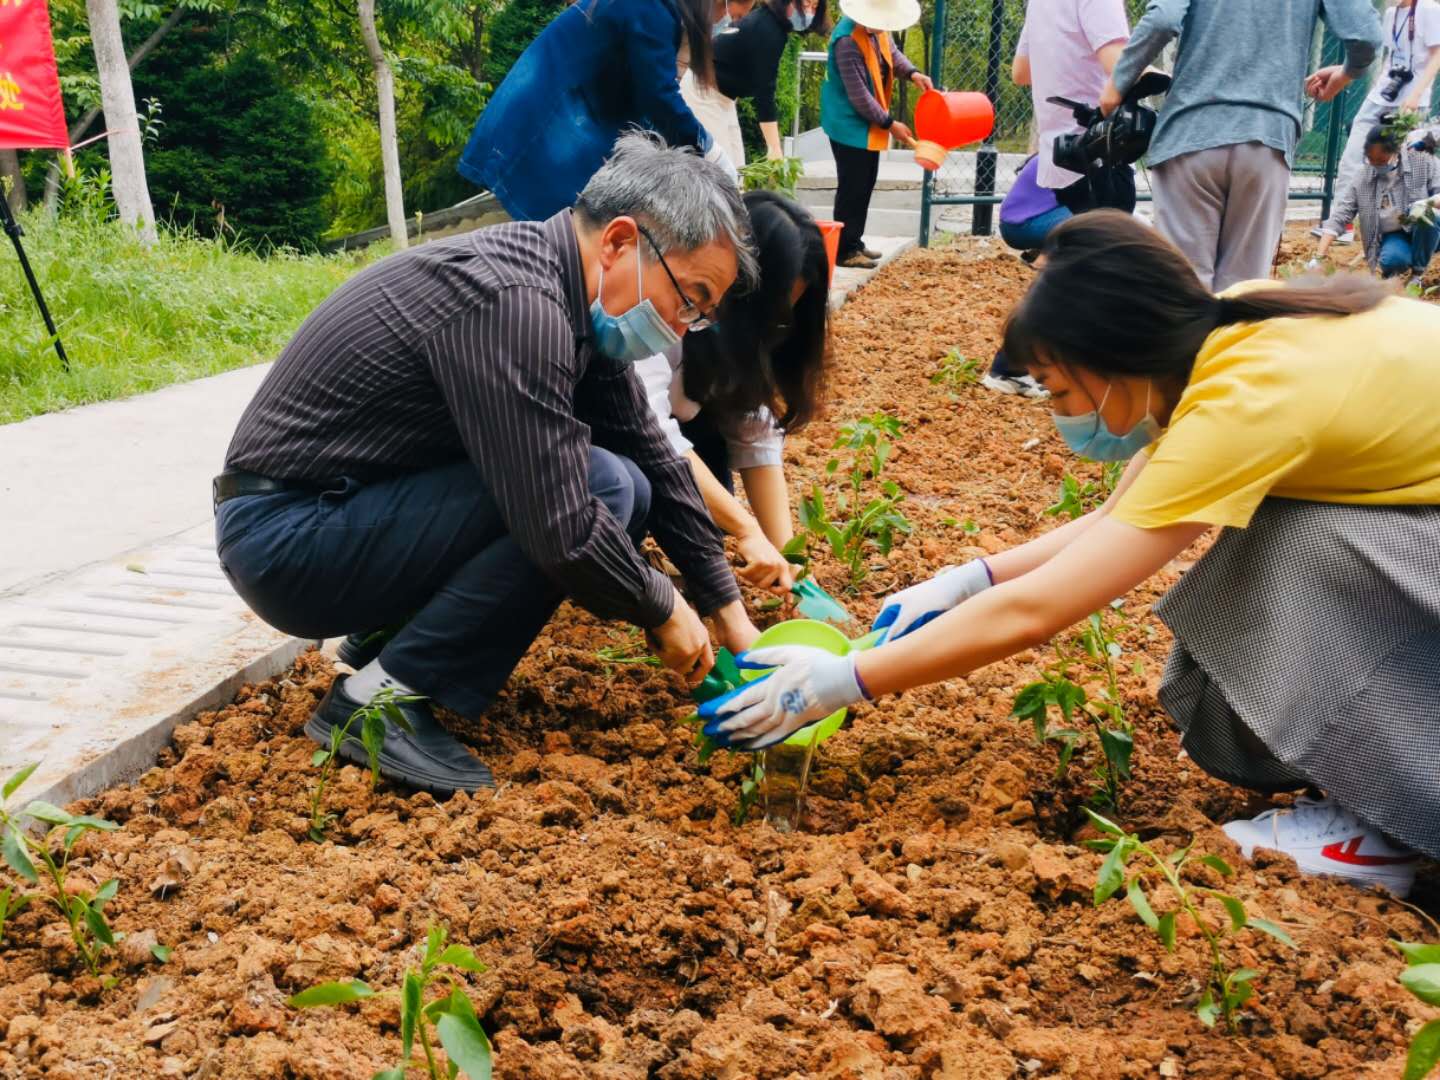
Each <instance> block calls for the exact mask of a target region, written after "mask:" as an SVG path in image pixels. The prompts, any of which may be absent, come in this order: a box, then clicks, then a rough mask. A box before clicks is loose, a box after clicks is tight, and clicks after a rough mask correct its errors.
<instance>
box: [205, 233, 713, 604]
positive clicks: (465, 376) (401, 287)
mask: <svg viewBox="0 0 1440 1080" xmlns="http://www.w3.org/2000/svg"><path fill="white" fill-rule="evenodd" d="M590 338H591V330H590V316H589V305H588V303H587V301H586V293H585V277H584V272H583V270H582V268H581V265H580V250H579V245H578V243H577V241H576V237H575V233H574V228H573V225H572V223H571V215H570V211H568V210H565V211H562V212H561V213H559V214H556V215H555V216H554V217H552V218H550V219H549V220H548V221H543V222H514V223H510V224H504V225H496V226H492V227H490V228H486V229H480V230H477V231H475V232H472V233H468V234H466V235H464V236H457V237H453V238H451V239H448V240H442V241H438V242H435V243H431V244H426V245H424V246H423V247H418V248H415V249H414V250H411V251H407V252H404V253H402V254H398V255H393V256H391V257H389V258H387V259H384V260H382V261H381V262H379V263H376V264H375V265H374V266H371V267H369V268H367V269H365V270H363V271H362V272H360V273H359V274H356V275H355V276H354V277H353V278H351V279H350V280H349V281H347V282H346V283H345V284H344V285H342V286H341V287H340V288H339V289H337V290H336V291H335V293H334V294H333V295H331V296H330V297H329V298H328V299H327V300H326V301H325V302H324V303H323V304H321V305H320V306H319V307H318V308H316V310H315V311H314V312H313V313H311V315H310V317H309V318H308V319H306V320H305V322H304V324H303V325H302V326H301V327H300V329H299V330H298V331H297V332H296V334H295V337H294V338H293V339H292V340H291V342H290V343H289V344H288V345H287V346H286V347H285V350H284V351H283V352H282V353H281V354H280V358H279V359H278V360H276V362H275V366H274V368H273V369H272V370H271V371H270V373H269V374H268V375H267V376H266V378H265V381H264V382H263V383H262V384H261V386H260V389H259V391H258V392H257V393H256V395H255V400H254V401H252V402H251V403H250V406H249V408H247V409H246V410H245V414H244V415H243V416H242V417H241V419H240V425H239V428H238V429H237V430H236V432H235V437H234V439H233V440H232V441H231V443H230V449H229V452H228V453H227V455H226V459H225V464H226V467H227V468H229V469H238V470H243V471H245V472H251V473H258V474H260V475H262V476H269V477H273V478H275V479H279V480H287V481H294V482H300V483H313V482H323V481H327V480H333V479H335V478H337V477H342V476H347V477H353V478H356V479H358V480H360V481H362V482H364V481H367V480H375V479H379V478H383V477H392V476H395V475H398V474H403V473H406V472H415V471H420V470H424V469H429V468H434V467H436V466H441V465H447V464H451V463H453V462H455V461H457V460H461V459H464V458H467V457H468V458H469V460H470V461H471V462H472V463H473V464H474V466H475V468H476V470H477V471H478V472H479V474H480V478H481V480H482V481H483V483H484V485H485V487H486V488H487V489H488V490H489V491H490V492H491V493H492V494H493V495H494V497H495V499H496V501H497V503H498V504H499V507H500V512H501V514H502V515H503V517H504V519H505V521H506V523H507V525H508V526H509V528H510V532H511V534H512V535H513V536H514V538H515V540H516V542H517V543H518V544H519V545H520V547H521V549H522V550H523V551H524V552H525V553H526V555H527V556H529V558H530V559H531V560H532V561H533V562H534V563H535V565H536V566H538V567H539V568H540V569H541V570H542V571H544V572H545V573H546V574H547V575H548V576H550V577H551V578H553V579H554V580H555V581H556V582H557V583H558V584H559V585H560V586H561V587H562V588H564V589H565V591H566V592H567V593H568V594H569V595H570V596H571V597H572V598H573V599H574V600H575V601H576V602H578V603H579V604H581V605H582V606H583V607H585V608H587V609H588V610H590V611H592V612H594V613H595V614H597V615H600V616H602V617H606V618H625V619H629V620H630V621H632V622H635V623H637V624H638V625H640V626H643V627H646V628H652V629H653V628H654V627H656V626H659V625H660V624H661V623H662V622H664V621H665V620H666V619H667V618H669V616H670V611H671V608H672V606H673V596H674V591H673V589H672V588H671V586H670V583H669V580H668V579H667V578H666V577H665V576H664V575H662V574H660V573H658V572H656V571H655V570H654V569H652V568H651V567H650V565H649V564H648V563H647V562H646V561H645V560H644V559H643V558H642V557H641V556H640V554H639V552H637V551H636V550H635V547H634V545H633V544H632V543H631V542H630V539H629V537H628V536H627V535H626V532H625V524H624V523H623V522H621V521H618V520H616V518H615V517H614V516H613V515H612V514H611V513H610V511H609V510H608V509H606V507H605V505H604V504H603V503H602V502H601V501H600V500H599V499H597V498H596V497H594V496H593V495H591V494H590V490H589V482H588V475H587V471H588V462H589V449H590V446H591V445H592V443H593V444H594V445H596V446H601V447H604V448H605V449H608V450H611V451H613V452H615V453H617V454H622V455H624V456H625V457H628V458H629V459H630V460H631V461H633V462H634V463H635V464H636V465H637V466H638V467H639V468H640V470H641V472H643V473H644V474H645V476H646V477H647V478H648V479H649V480H650V483H651V486H652V499H651V517H650V528H651V531H652V532H653V534H654V535H655V537H656V539H657V540H659V542H660V545H661V546H662V547H663V548H664V549H665V552H666V554H667V555H669V556H670V558H671V560H672V561H673V562H674V563H675V565H676V566H678V567H679V568H680V570H681V572H682V573H684V575H685V577H686V580H687V582H688V583H689V585H690V588H691V590H692V593H693V594H694V599H695V602H696V606H697V607H698V608H699V610H700V611H701V613H702V614H709V613H710V612H712V611H714V610H715V609H716V608H718V607H721V606H722V605H724V604H726V603H729V602H730V601H732V600H736V599H738V598H739V590H738V588H737V587H736V584H735V578H734V575H733V574H732V573H731V571H730V567H729V564H728V562H727V560H726V558H725V552H724V547H723V545H722V538H721V534H720V531H719V530H718V529H717V528H716V527H715V525H714V523H713V522H712V521H711V520H710V516H709V514H708V513H707V512H706V510H705V506H704V503H703V502H702V501H701V499H700V493H699V490H698V489H697V488H696V486H695V479H694V476H693V475H692V473H691V471H690V466H689V464H688V463H687V462H686V461H685V460H684V459H682V458H681V457H679V456H678V455H677V454H676V453H675V451H674V450H672V449H671V447H670V444H669V442H668V441H667V440H666V438H665V436H664V434H662V432H661V430H660V427H659V425H658V424H657V423H656V421H655V418H654V416H653V414H652V413H651V411H650V407H649V405H648V404H647V402H646V399H645V392H644V389H643V388H642V387H641V385H640V381H639V379H638V378H637V377H636V376H635V374H634V373H633V372H632V371H631V369H630V366H629V365H628V364H623V363H618V362H616V361H614V360H611V359H609V358H608V357H605V356H603V355H601V354H600V353H599V352H597V351H596V350H595V348H594V346H593V344H592V343H591V340H590Z"/></svg>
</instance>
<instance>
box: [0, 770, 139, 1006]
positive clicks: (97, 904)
mask: <svg viewBox="0 0 1440 1080" xmlns="http://www.w3.org/2000/svg"><path fill="white" fill-rule="evenodd" d="M39 764H40V763H39V762H38V761H37V762H32V763H31V764H29V765H26V766H25V767H24V768H23V769H21V770H20V771H19V772H17V773H16V774H15V775H13V776H12V777H10V779H8V780H6V781H5V786H4V787H3V788H0V852H3V853H4V856H5V862H6V863H7V864H8V865H9V867H10V869H11V870H13V871H14V872H15V873H16V874H18V875H19V876H20V878H21V880H22V881H24V882H25V883H26V884H29V885H38V884H39V883H40V875H41V873H42V872H43V873H44V875H45V876H46V877H47V878H49V881H50V886H51V888H52V889H53V890H54V892H53V895H52V894H50V893H40V892H34V893H22V892H18V891H16V890H15V889H14V888H13V887H7V888H5V889H4V890H3V891H0V937H3V931H4V925H5V922H6V920H7V919H8V918H9V917H10V916H11V915H14V914H15V913H16V912H18V911H20V910H21V909H23V908H25V907H26V906H28V905H29V904H30V903H31V902H32V901H34V900H37V899H43V900H49V901H50V902H51V903H53V904H54V905H55V906H56V907H57V908H59V909H60V914H61V915H63V916H64V917H65V922H66V923H67V924H68V925H69V927H70V939H71V940H72V941H73V942H74V943H75V951H76V952H77V953H79V955H80V959H81V960H82V961H83V962H84V964H85V966H86V968H88V969H89V971H90V974H92V975H94V976H95V977H97V978H101V976H100V957H101V955H102V954H103V953H104V951H105V950H106V949H109V948H113V947H114V946H115V943H116V942H117V941H119V940H120V939H121V938H122V937H123V936H124V935H123V934H117V933H115V931H113V930H112V929H111V928H110V924H109V922H108V921H106V919H105V905H106V904H108V903H109V902H110V901H111V900H113V899H114V898H115V893H116V891H117V890H118V889H119V888H120V882H119V881H118V880H117V879H115V878H111V879H110V880H109V881H106V882H104V883H103V884H101V885H100V887H99V888H97V889H96V890H95V891H94V892H86V891H84V890H77V889H73V888H70V887H68V885H69V883H68V881H67V878H68V874H69V868H70V856H71V854H72V853H73V852H74V850H75V844H76V842H77V841H79V839H80V837H82V836H84V835H85V834H86V833H87V832H113V831H114V830H116V829H118V828H119V827H120V826H119V825H117V824H115V822H113V821H106V820H105V819H103V818H97V817H91V816H89V815H88V814H83V815H79V816H77V815H74V814H67V813H66V812H65V811H64V810H61V809H60V808H59V807H57V806H52V805H51V804H50V803H48V802H42V801H41V800H39V799H36V800H33V801H32V802H30V803H29V804H28V805H27V806H26V807H25V808H24V809H23V810H18V811H17V810H12V809H10V807H9V806H8V805H6V804H7V803H8V800H9V799H10V796H11V795H13V794H15V792H16V791H17V790H18V789H19V787H20V785H21V784H23V783H25V781H26V780H28V779H29V778H30V774H31V773H33V772H34V771H35V769H36V768H37V767H38V766H39ZM37 823H38V824H41V825H44V826H46V828H45V829H44V831H43V832H42V833H41V834H40V835H39V836H38V837H37V836H36V835H35V834H34V832H33V831H32V827H33V826H34V825H35V824H37ZM57 838H58V843H57ZM37 863H38V864H39V865H38V867H37V865H36V864H37ZM101 982H102V984H103V985H104V986H105V987H106V989H109V988H110V987H111V986H114V985H115V982H116V980H115V978H114V977H113V976H106V977H104V978H101Z"/></svg>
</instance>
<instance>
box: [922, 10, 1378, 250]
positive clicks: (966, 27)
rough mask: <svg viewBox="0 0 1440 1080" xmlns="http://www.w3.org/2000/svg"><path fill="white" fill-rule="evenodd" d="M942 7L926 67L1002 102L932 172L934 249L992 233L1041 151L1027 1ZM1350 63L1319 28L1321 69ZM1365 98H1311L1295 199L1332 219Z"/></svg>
mask: <svg viewBox="0 0 1440 1080" xmlns="http://www.w3.org/2000/svg"><path fill="white" fill-rule="evenodd" d="M934 5H935V7H934V18H933V20H932V22H931V24H930V34H929V42H928V45H929V53H928V57H927V60H928V63H927V65H926V66H927V68H928V70H929V71H930V74H931V77H932V78H933V79H934V80H935V85H936V86H937V87H939V88H941V89H945V90H979V91H982V92H984V93H985V94H986V95H987V96H988V97H989V98H990V100H991V101H992V102H993V103H994V105H995V131H994V133H993V134H992V135H991V137H990V139H989V140H988V141H987V142H986V143H985V144H984V145H982V146H980V147H979V148H969V149H964V150H957V151H952V152H951V153H950V155H949V156H948V157H947V158H946V160H945V163H944V164H943V165H941V167H940V168H939V169H938V170H936V171H935V172H933V173H927V174H926V176H925V182H924V188H923V190H922V193H921V226H920V242H921V243H922V244H926V243H928V242H929V240H930V237H931V234H932V233H933V232H935V231H946V232H961V231H966V230H968V231H970V232H974V233H979V234H988V233H989V232H990V231H991V229H992V226H993V221H994V212H995V210H994V208H995V206H996V205H997V204H998V203H999V202H1000V201H1001V200H1002V199H1003V198H1004V196H1005V193H1006V192H1007V191H1008V190H1009V188H1010V185H1011V184H1012V183H1013V182H1014V179H1015V175H1016V173H1017V172H1019V170H1020V166H1021V165H1023V164H1024V162H1025V160H1026V158H1027V157H1028V156H1029V154H1030V153H1032V152H1033V151H1034V150H1035V134H1034V126H1033V123H1032V121H1033V109H1032V107H1031V97H1030V88H1029V87H1024V86H1016V85H1015V84H1014V82H1013V81H1012V80H1011V77H1010V65H1011V61H1012V59H1013V58H1014V56H1015V45H1016V42H1017V41H1018V40H1019V38H1020V28H1021V26H1022V25H1023V24H1024V22H1025V0H934ZM927 6H928V5H927ZM1145 7H1146V0H1126V8H1127V9H1128V13H1129V16H1130V22H1131V25H1132V26H1133V25H1134V24H1135V23H1136V22H1137V21H1138V20H1139V18H1140V16H1141V15H1142V14H1144V11H1145ZM1172 50H1173V46H1172V47H1171V49H1167V50H1166V52H1167V58H1166V60H1165V61H1162V63H1161V66H1162V67H1168V66H1169V64H1168V58H1169V54H1170V53H1171V51H1172ZM1342 58H1343V47H1342V46H1341V44H1340V43H1339V42H1338V41H1336V40H1335V39H1334V38H1332V37H1330V35H1329V34H1328V33H1326V32H1324V31H1323V30H1320V31H1317V33H1316V40H1315V46H1314V56H1313V61H1314V63H1313V64H1312V70H1313V69H1314V68H1315V67H1319V66H1320V65H1321V64H1322V63H1339V62H1341V60H1342ZM915 59H916V60H917V61H918V59H919V58H918V57H915ZM1296 92H1297V94H1298V93H1299V88H1298V87H1297V88H1296ZM1364 95H1365V87H1364V85H1363V84H1359V83H1357V84H1352V85H1351V86H1349V87H1347V88H1346V90H1345V91H1344V93H1343V94H1342V95H1341V96H1340V97H1339V98H1337V99H1336V100H1335V101H1334V102H1332V103H1316V102H1314V101H1311V100H1309V99H1306V108H1305V112H1304V117H1303V128H1302V131H1301V136H1300V143H1299V146H1298V148H1297V152H1296V158H1295V170H1294V178H1293V180H1292V182H1291V193H1290V194H1291V198H1292V199H1301V200H1315V201H1319V202H1321V203H1322V204H1323V209H1322V207H1317V208H1316V209H1317V211H1319V212H1320V213H1328V210H1329V196H1330V185H1331V183H1332V182H1333V181H1332V177H1333V175H1334V170H1335V166H1334V162H1335V159H1336V157H1337V156H1338V153H1339V150H1340V148H1341V147H1343V145H1344V135H1345V131H1346V129H1347V127H1348V124H1349V122H1350V120H1351V119H1352V118H1353V117H1354V115H1355V113H1356V112H1357V111H1358V110H1359V107H1360V104H1361V101H1362V100H1363V98H1364ZM1136 187H1137V189H1138V191H1139V194H1140V198H1141V199H1142V200H1144V199H1148V198H1149V178H1148V176H1147V175H1146V173H1145V170H1144V167H1143V161H1142V163H1141V167H1140V169H1139V170H1138V172H1137V176H1136ZM1316 216H1317V217H1318V216H1319V213H1317V215H1316Z"/></svg>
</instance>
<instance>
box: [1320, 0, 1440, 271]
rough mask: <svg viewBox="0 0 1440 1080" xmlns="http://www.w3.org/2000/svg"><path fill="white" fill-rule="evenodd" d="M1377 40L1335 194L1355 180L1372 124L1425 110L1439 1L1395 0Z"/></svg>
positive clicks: (1436, 49) (1439, 49)
mask: <svg viewBox="0 0 1440 1080" xmlns="http://www.w3.org/2000/svg"><path fill="white" fill-rule="evenodd" d="M1380 43H1381V49H1382V52H1381V54H1380V63H1379V64H1377V65H1376V69H1375V82H1374V85H1372V86H1371V87H1370V92H1369V93H1368V94H1367V95H1366V96H1365V103H1364V104H1363V105H1361V106H1360V111H1359V112H1358V113H1356V114H1355V119H1354V120H1353V121H1352V122H1351V124H1350V137H1349V139H1348V140H1346V143H1345V149H1344V151H1343V152H1342V153H1341V155H1340V171H1339V174H1338V175H1337V176H1336V178H1335V192H1336V194H1337V195H1338V194H1343V193H1344V192H1345V191H1346V190H1348V189H1349V187H1350V185H1351V184H1354V183H1357V182H1358V181H1359V179H1360V171H1361V168H1362V166H1363V165H1364V164H1365V140H1366V137H1367V135H1368V134H1369V132H1370V129H1371V128H1373V127H1374V126H1375V125H1376V124H1379V123H1382V122H1384V120H1385V119H1386V118H1387V116H1388V115H1390V114H1394V113H1397V112H1407V113H1414V112H1418V113H1420V114H1421V116H1425V115H1426V114H1428V113H1429V112H1430V88H1431V86H1432V85H1433V84H1434V81H1435V75H1436V72H1437V71H1440V3H1437V2H1436V0H1396V3H1395V4H1393V5H1392V6H1391V7H1390V8H1388V9H1387V10H1386V12H1385V16H1384V19H1383V26H1382V29H1381V33H1380ZM1316 232H1317V234H1318V232H1319V230H1316ZM1348 235H1351V234H1347V236H1348ZM1341 242H1342V243H1345V242H1348V241H1347V240H1344V239H1342V241H1341Z"/></svg>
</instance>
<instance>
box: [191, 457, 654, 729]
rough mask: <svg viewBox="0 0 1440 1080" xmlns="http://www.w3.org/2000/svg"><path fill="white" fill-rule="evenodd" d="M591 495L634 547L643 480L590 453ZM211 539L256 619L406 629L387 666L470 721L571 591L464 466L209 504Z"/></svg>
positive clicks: (626, 465)
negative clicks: (538, 561)
mask: <svg viewBox="0 0 1440 1080" xmlns="http://www.w3.org/2000/svg"><path fill="white" fill-rule="evenodd" d="M590 492H591V494H592V495H594V496H595V497H596V498H598V499H600V501H601V502H603V503H604V504H605V506H606V507H607V508H608V509H609V511H610V513H612V514H614V515H615V517H616V518H617V519H618V520H620V521H623V522H625V523H626V527H627V530H628V532H629V534H630V537H631V539H632V540H634V541H635V542H636V543H639V541H640V540H641V539H642V538H643V537H644V535H645V520H646V518H647V516H648V515H649V512H650V482H649V481H648V480H647V479H645V476H644V474H642V473H641V472H640V470H639V469H638V468H637V467H636V466H635V465H634V464H633V463H632V462H631V461H629V460H628V459H626V458H623V457H620V456H619V455H617V454H612V453H610V452H609V451H608V450H602V449H600V448H599V447H592V448H591V450H590ZM538 494H539V495H540V497H543V493H538ZM215 534H216V541H217V547H218V550H219V555H220V565H221V566H222V567H223V568H224V570H225V575H226V577H228V578H229V579H230V582H231V584H232V585H234V586H235V591H236V592H238V593H239V594H240V596H241V597H242V598H243V599H244V600H245V602H246V603H247V604H249V605H250V608H251V610H253V611H254V612H255V614H256V615H258V616H260V618H262V619H264V620H265V621H266V622H267V623H269V624H270V625H271V626H274V627H277V628H278V629H280V630H283V631H284V632H285V633H287V634H294V635H295V636H296V637H305V638H331V637H341V636H343V635H345V634H351V633H357V632H358V633H368V632H370V631H373V630H376V629H379V628H381V627H387V626H394V625H399V624H404V625H403V627H402V628H401V629H400V631H399V632H398V633H397V634H396V635H395V637H394V638H392V639H391V640H390V642H389V643H387V644H386V646H385V649H384V651H383V652H382V653H381V654H380V663H381V664H382V665H383V666H384V668H385V670H386V672H388V673H389V674H391V675H393V676H394V677H395V678H397V679H399V680H400V681H401V682H403V683H405V684H406V685H407V686H410V687H413V688H414V689H415V690H418V691H419V692H420V693H422V694H425V695H427V696H428V697H430V698H432V699H434V700H435V701H437V702H439V703H440V704H441V705H444V706H446V707H447V708H450V709H453V710H455V711H456V712H458V713H460V714H462V715H464V716H477V715H479V714H480V713H482V712H484V711H485V708H486V707H487V706H488V705H489V704H490V702H491V701H493V700H494V698H495V695H496V694H497V693H499V691H500V688H501V687H502V686H504V685H505V682H506V680H507V679H509V677H510V673H511V671H513V670H514V668H515V665H516V664H518V663H519V662H520V658H521V657H522V656H524V655H525V650H526V649H528V648H529V647H530V643H531V642H532V641H534V640H535V638H536V636H537V635H538V634H539V633H540V631H541V630H542V629H543V628H544V626H545V624H546V623H547V622H548V621H549V620H550V616H551V615H552V614H554V612H555V609H556V607H558V606H559V604H560V601H561V600H563V599H564V593H563V592H562V591H561V590H560V588H559V586H557V585H556V583H555V582H554V581H552V580H551V579H550V578H548V577H546V576H545V575H544V574H542V573H541V572H540V571H539V570H537V569H536V568H535V567H534V566H533V565H532V564H531V563H530V561H529V559H527V558H526V556H525V554H524V552H522V551H521V550H520V546H519V545H518V544H517V543H516V542H515V540H514V539H513V538H512V537H511V536H510V535H509V533H508V532H507V530H506V527H505V522H504V520H503V519H502V518H501V516H500V511H499V508H498V507H497V506H496V504H495V499H494V497H493V496H492V495H491V494H490V492H489V491H488V490H487V489H486V487H485V485H484V482H483V481H482V480H481V479H480V474H479V473H478V472H476V470H475V467H474V466H473V465H471V464H470V463H469V462H468V461H461V462H456V463H455V464H453V465H446V466H443V467H441V468H436V469H429V470H427V471H425V472H419V473H410V474H408V475H404V476H398V477H395V478H393V479H389V480H382V481H378V482H376V483H370V484H361V483H359V482H357V481H355V480H350V479H342V480H340V481H337V482H336V484H335V485H334V486H333V487H332V488H331V489H330V490H327V491H321V492H314V491H286V492H280V493H278V494H273V495H247V496H242V497H240V498H236V499H230V500H229V501H227V502H224V503H221V505H220V507H219V508H218V509H217V510H216V512H215Z"/></svg>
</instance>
